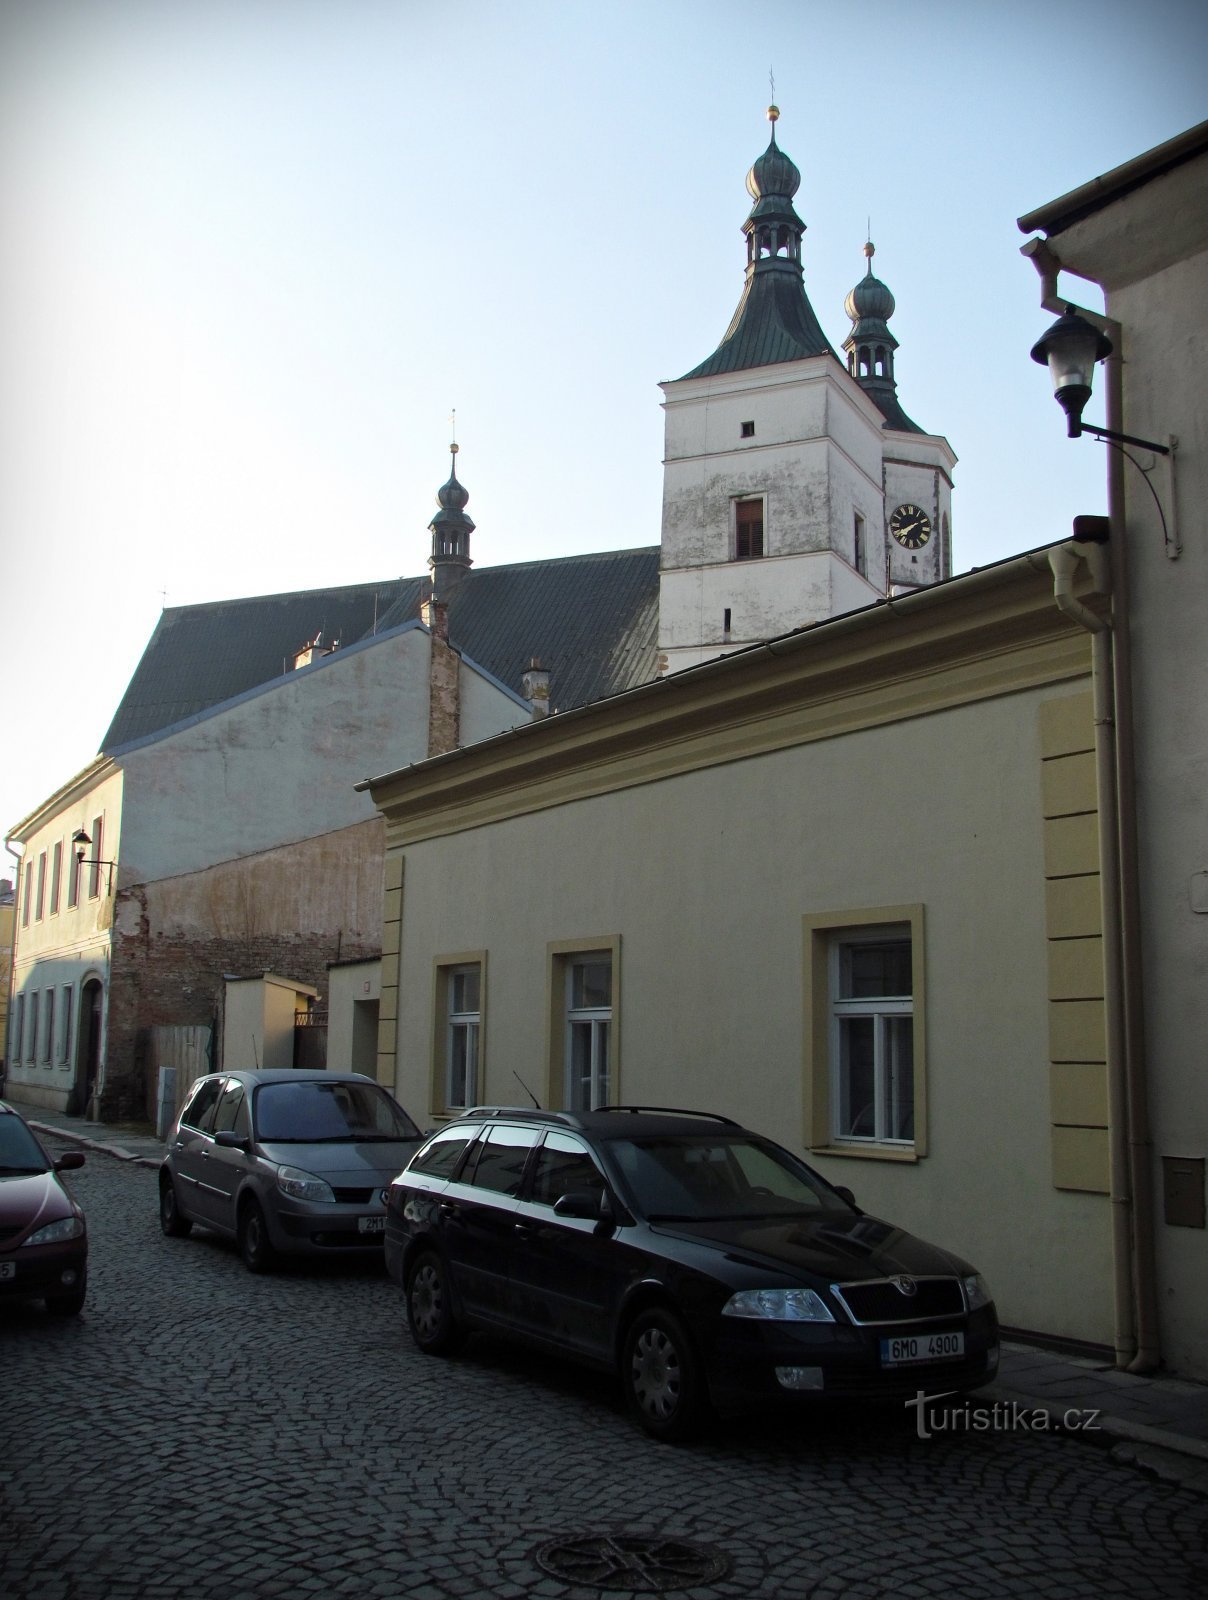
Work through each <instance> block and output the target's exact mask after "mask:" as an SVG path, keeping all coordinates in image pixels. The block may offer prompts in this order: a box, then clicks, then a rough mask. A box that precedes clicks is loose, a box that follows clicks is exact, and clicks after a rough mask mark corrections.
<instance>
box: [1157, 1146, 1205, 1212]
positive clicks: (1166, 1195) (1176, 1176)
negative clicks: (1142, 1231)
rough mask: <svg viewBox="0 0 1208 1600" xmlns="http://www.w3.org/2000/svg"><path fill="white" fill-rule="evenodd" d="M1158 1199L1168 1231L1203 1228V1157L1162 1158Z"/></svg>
mask: <svg viewBox="0 0 1208 1600" xmlns="http://www.w3.org/2000/svg"><path fill="white" fill-rule="evenodd" d="M1162 1198H1163V1201H1164V1216H1165V1219H1166V1221H1167V1223H1168V1224H1169V1225H1170V1226H1171V1227H1174V1228H1202V1227H1203V1226H1204V1158H1203V1156H1163V1157H1162Z"/></svg>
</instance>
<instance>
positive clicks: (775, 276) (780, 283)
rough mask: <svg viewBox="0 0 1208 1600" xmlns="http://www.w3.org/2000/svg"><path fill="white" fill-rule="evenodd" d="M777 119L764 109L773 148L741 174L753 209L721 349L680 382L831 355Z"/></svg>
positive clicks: (796, 180) (796, 176)
mask: <svg viewBox="0 0 1208 1600" xmlns="http://www.w3.org/2000/svg"><path fill="white" fill-rule="evenodd" d="M779 116H780V112H779V110H778V109H777V108H776V107H775V106H769V107H768V121H769V122H770V123H771V124H772V142H771V144H769V145H768V147H767V149H766V150H765V151H764V153H763V154H762V155H761V156H760V157H759V159H758V160H757V161H756V162H755V164H754V166H753V167H752V168H751V170H750V171H749V172H748V173H747V193H748V194H749V195H750V196H751V198H752V200H753V201H754V202H755V203H754V205H753V206H752V207H751V211H750V215H749V216H748V217H747V220H746V221H745V222H744V223H743V225H742V231H743V233H744V234H745V235H746V240H747V272H746V281H745V283H744V286H743V291H742V297H741V299H740V300H739V302H738V309H737V310H736V311H735V313H734V315H733V317H732V318H731V319H730V326H729V327H728V328H727V329H726V332H725V335H724V337H723V338H722V341H721V344H720V345H718V347H717V349H716V350H715V351H714V352H713V354H712V355H711V356H709V357H708V359H707V360H705V361H702V362H701V364H700V365H699V366H697V367H693V369H692V371H691V372H686V373H685V374H684V376H685V377H686V378H705V377H713V376H716V375H717V374H719V373H723V372H743V371H746V370H748V369H749V368H752V367H765V366H771V365H773V364H775V363H777V362H781V361H803V360H808V359H809V358H810V357H812V356H821V355H828V356H831V357H833V356H834V354H835V352H834V351H833V350H832V349H831V347H830V343H829V342H828V340H827V337H826V335H825V333H823V331H822V327H821V324H820V323H819V321H818V318H817V316H816V315H815V313H814V308H813V306H812V305H810V302H809V297H808V296H807V294H806V292H805V284H804V282H803V276H802V267H801V240H802V236H803V235H804V233H805V223H804V222H802V220H801V218H800V217H799V216H798V215H797V213H796V211H795V210H794V209H793V196H794V195H795V194H796V193H797V190H798V189H799V188H800V187H801V173H800V172H799V171H798V170H797V167H796V165H795V163H794V162H793V161H791V160H790V159H789V157H788V156H786V155H785V153H784V151H783V150H782V149H781V148H780V146H779V145H778V144H777V143H776V121H777V119H778V118H779Z"/></svg>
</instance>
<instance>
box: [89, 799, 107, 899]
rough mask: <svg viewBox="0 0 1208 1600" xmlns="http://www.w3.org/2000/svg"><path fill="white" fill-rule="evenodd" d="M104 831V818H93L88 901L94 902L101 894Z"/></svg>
mask: <svg viewBox="0 0 1208 1600" xmlns="http://www.w3.org/2000/svg"><path fill="white" fill-rule="evenodd" d="M104 829H105V819H104V817H93V819H92V849H91V851H90V858H91V861H92V865H91V866H90V867H89V869H88V898H89V899H90V900H95V899H96V897H97V895H98V894H100V892H101V857H102V855H103V854H104V848H103V846H104V843H105V836H104Z"/></svg>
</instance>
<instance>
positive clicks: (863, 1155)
mask: <svg viewBox="0 0 1208 1600" xmlns="http://www.w3.org/2000/svg"><path fill="white" fill-rule="evenodd" d="M810 1155H812V1156H851V1157H853V1158H854V1159H855V1160H857V1161H900V1162H905V1163H907V1164H908V1165H910V1166H914V1165H915V1164H916V1163H917V1162H918V1161H919V1160H920V1159H921V1158H920V1156H919V1152H918V1151H917V1150H914V1149H910V1150H904V1149H901V1148H899V1147H896V1146H894V1145H887V1144H869V1145H863V1144H812V1145H810Z"/></svg>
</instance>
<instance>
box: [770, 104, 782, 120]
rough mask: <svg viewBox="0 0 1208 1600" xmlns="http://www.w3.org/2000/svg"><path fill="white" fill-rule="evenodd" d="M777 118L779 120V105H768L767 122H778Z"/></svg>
mask: <svg viewBox="0 0 1208 1600" xmlns="http://www.w3.org/2000/svg"><path fill="white" fill-rule="evenodd" d="M779 120H780V107H779V106H769V107H768V121H769V122H779Z"/></svg>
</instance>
